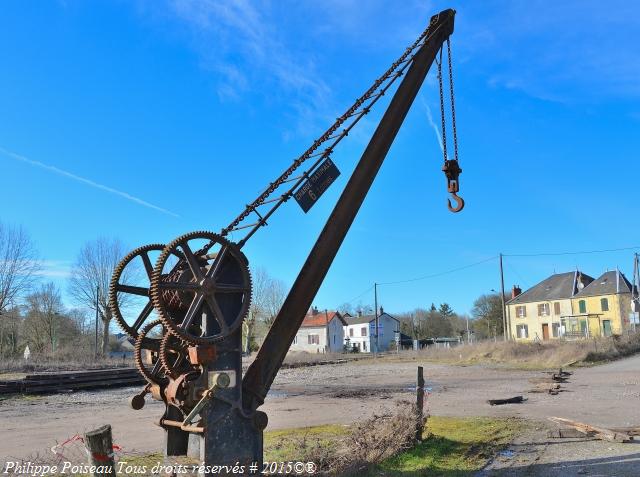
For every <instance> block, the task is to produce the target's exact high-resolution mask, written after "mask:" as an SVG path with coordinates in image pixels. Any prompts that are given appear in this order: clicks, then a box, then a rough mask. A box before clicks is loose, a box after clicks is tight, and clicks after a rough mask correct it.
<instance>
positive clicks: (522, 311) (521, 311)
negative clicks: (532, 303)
mask: <svg viewBox="0 0 640 477" xmlns="http://www.w3.org/2000/svg"><path fill="white" fill-rule="evenodd" d="M516 316H517V317H518V318H524V317H526V316H527V307H526V306H524V305H520V306H516Z"/></svg>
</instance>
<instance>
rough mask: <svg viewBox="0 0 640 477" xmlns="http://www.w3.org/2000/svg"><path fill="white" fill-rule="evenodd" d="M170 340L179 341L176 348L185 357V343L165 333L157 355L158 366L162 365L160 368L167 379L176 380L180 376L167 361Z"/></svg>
mask: <svg viewBox="0 0 640 477" xmlns="http://www.w3.org/2000/svg"><path fill="white" fill-rule="evenodd" d="M158 321H160V320H158ZM170 339H179V340H180V342H179V343H178V347H180V348H183V353H184V354H185V356H186V349H185V348H186V347H187V343H186V342H185V341H184V340H182V339H180V338H176V336H175V335H173V334H171V333H165V335H164V336H163V337H162V341H161V342H160V351H159V353H158V357H159V359H160V364H162V367H163V368H164V370H165V372H166V373H167V376H169V378H171V379H177V378H178V376H179V375H180V374H179V373H178V372H177V371H176V370H175V369H174V365H173V364H171V362H170V361H169V353H168V347H169V340H170Z"/></svg>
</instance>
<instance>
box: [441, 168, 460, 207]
mask: <svg viewBox="0 0 640 477" xmlns="http://www.w3.org/2000/svg"><path fill="white" fill-rule="evenodd" d="M442 171H443V172H444V175H445V176H447V191H448V192H449V193H450V194H451V199H453V200H454V201H455V202H456V206H455V207H453V206H452V205H451V199H447V206H448V207H449V210H450V211H451V212H454V213H455V212H460V211H461V210H462V209H463V207H464V199H462V197H460V196H458V194H457V192H458V191H459V190H460V182H459V180H458V177H459V176H460V173H461V172H462V169H460V165H459V164H458V161H457V160H455V159H452V160H449V159H446V160H445V161H444V166H442Z"/></svg>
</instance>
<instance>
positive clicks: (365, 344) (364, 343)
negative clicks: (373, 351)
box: [362, 341, 367, 351]
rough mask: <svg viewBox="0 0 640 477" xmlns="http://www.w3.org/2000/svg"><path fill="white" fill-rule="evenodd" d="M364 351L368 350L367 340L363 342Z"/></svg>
mask: <svg viewBox="0 0 640 477" xmlns="http://www.w3.org/2000/svg"><path fill="white" fill-rule="evenodd" d="M362 351H367V342H366V341H363V342H362Z"/></svg>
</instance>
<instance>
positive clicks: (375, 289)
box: [373, 282, 378, 356]
mask: <svg viewBox="0 0 640 477" xmlns="http://www.w3.org/2000/svg"><path fill="white" fill-rule="evenodd" d="M373 306H374V313H375V317H376V320H375V325H376V332H375V333H376V334H375V344H374V346H375V351H374V354H375V355H376V356H377V355H378V284H377V283H375V282H374V283H373Z"/></svg>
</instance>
